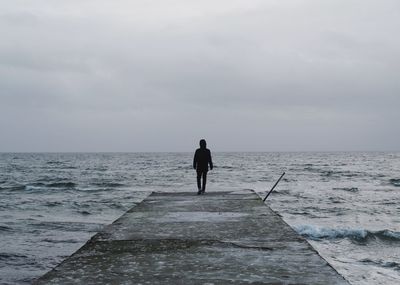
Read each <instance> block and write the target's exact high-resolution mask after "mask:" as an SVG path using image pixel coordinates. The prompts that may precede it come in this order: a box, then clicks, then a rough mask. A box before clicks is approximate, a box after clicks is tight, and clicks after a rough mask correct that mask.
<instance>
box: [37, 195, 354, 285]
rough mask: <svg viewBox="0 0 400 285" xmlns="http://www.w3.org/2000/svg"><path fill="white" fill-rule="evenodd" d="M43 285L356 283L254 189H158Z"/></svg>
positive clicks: (74, 255) (44, 277)
mask: <svg viewBox="0 0 400 285" xmlns="http://www.w3.org/2000/svg"><path fill="white" fill-rule="evenodd" d="M35 284H209V285H210V284H308V285H311V284H348V283H347V281H346V280H345V279H344V278H343V277H342V276H340V275H339V274H338V273H337V272H336V271H335V270H334V269H333V268H332V267H331V266H330V265H329V264H328V263H327V262H326V261H325V260H324V259H323V258H322V257H321V256H319V255H318V253H317V252H316V251H315V250H314V249H313V248H312V247H311V246H310V244H309V243H308V242H307V241H306V240H305V239H304V238H302V237H301V236H299V235H298V234H297V233H296V232H295V231H294V230H293V229H292V228H290V227H289V226H288V225H287V224H286V223H285V222H284V221H283V220H282V219H281V218H280V216H278V215H277V214H276V213H275V212H273V211H272V210H271V209H270V208H269V207H268V206H266V205H265V204H264V203H263V202H262V200H261V199H260V197H259V196H258V195H257V194H256V193H254V192H253V191H250V190H245V191H236V192H211V193H206V194H205V195H200V196H197V195H195V193H193V192H192V193H188V192H177V193H152V194H151V195H150V196H148V197H147V198H146V199H145V200H143V202H141V203H140V204H138V205H136V206H135V207H133V208H132V209H131V210H129V211H128V212H127V213H125V214H124V215H123V216H122V217H121V218H119V219H118V220H116V221H115V222H114V223H112V224H111V225H109V226H107V227H105V228H104V229H103V231H101V232H100V233H98V234H96V235H95V236H94V237H93V238H92V239H91V240H90V241H88V242H87V243H86V244H85V245H84V246H83V247H82V248H81V249H79V250H78V251H77V252H75V253H74V254H73V255H72V256H70V257H69V258H67V259H66V260H65V261H63V262H62V263H61V264H60V265H59V266H57V267H56V268H54V269H53V270H52V271H50V272H48V273H47V274H45V275H44V276H42V277H41V278H40V279H38V280H37V281H36V283H35Z"/></svg>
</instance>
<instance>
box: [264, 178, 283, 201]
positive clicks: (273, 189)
mask: <svg viewBox="0 0 400 285" xmlns="http://www.w3.org/2000/svg"><path fill="white" fill-rule="evenodd" d="M283 175H285V172H283V174H282V175H281V177H279V179H278V181H276V183H275V185H274V186H273V187H272V189H271V190H270V191H269V192H268V194H267V196H265V198H264V200H263V201H264V202H265V200H267V198H268V196H269V194H271V193H272V191H274V189H275V187H276V185H278V183H279V181H281V179H282V177H283Z"/></svg>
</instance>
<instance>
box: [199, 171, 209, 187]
mask: <svg viewBox="0 0 400 285" xmlns="http://www.w3.org/2000/svg"><path fill="white" fill-rule="evenodd" d="M202 177H203V187H202V186H201V178H202ZM206 183H207V171H206V170H197V188H198V189H201V190H202V191H205V190H206Z"/></svg>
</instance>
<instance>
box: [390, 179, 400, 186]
mask: <svg viewBox="0 0 400 285" xmlns="http://www.w3.org/2000/svg"><path fill="white" fill-rule="evenodd" d="M389 183H390V184H392V185H393V186H396V187H400V179H399V178H397V179H395V178H393V179H390V180H389Z"/></svg>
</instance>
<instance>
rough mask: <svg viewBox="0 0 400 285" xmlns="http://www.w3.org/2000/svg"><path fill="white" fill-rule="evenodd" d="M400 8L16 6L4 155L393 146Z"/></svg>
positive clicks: (5, 68) (10, 7) (6, 29)
mask: <svg viewBox="0 0 400 285" xmlns="http://www.w3.org/2000/svg"><path fill="white" fill-rule="evenodd" d="M399 11H400V10H399V4H398V3H397V1H380V2H379V3H378V2H376V1H312V0H304V1H268V2H265V1H218V3H215V1H214V2H211V1H204V2H203V1H201V2H196V1H177V0H176V1H146V2H141V1H137V2H136V1H121V2H117V3H115V2H109V1H84V2H82V1H72V2H71V1H58V3H57V5H56V4H55V3H53V2H52V1H45V0H42V1H37V2H36V1H35V2H34V3H33V2H32V3H28V4H26V2H20V1H15V2H14V1H13V2H9V3H8V4H7V5H4V11H3V12H2V14H1V15H0V34H1V35H2V38H3V41H2V42H1V43H0V102H1V105H0V110H1V115H0V119H1V121H2V122H3V123H2V124H1V125H0V131H1V132H2V133H3V134H5V135H6V136H7V140H3V142H0V150H46V149H52V150H54V151H57V150H60V151H62V150H90V149H91V148H95V149H96V150H105V151H106V150H114V151H118V150H120V151H126V150H132V151H140V150H150V151H151V150H176V151H179V150H188V149H189V146H188V145H187V143H188V142H189V143H191V142H192V141H193V140H194V141H197V139H198V137H200V136H206V137H209V138H210V140H211V141H213V140H214V142H215V143H216V146H217V149H220V150H313V149H314V150H345V149H348V150H358V149H395V148H398V145H399V142H400V141H399V140H400V137H399V136H400V135H399V134H400V132H396V130H398V127H397V124H396V123H395V122H396V121H398V119H400V118H399V115H398V111H397V109H398V107H397V106H399V103H400V97H399V96H398V94H399V91H400V84H399V81H398V80H397V74H398V73H399V67H400V38H399V37H397V27H398V26H399V24H400V23H399V22H400V20H399V19H400V17H399ZM26 117H30V120H29V121H26ZM4 122H9V123H4ZM28 122H29V124H28ZM11 126H12V127H11ZM40 126H46V127H45V130H44V129H43V128H44V127H40ZM35 130H36V131H37V133H40V134H41V135H40V136H39V135H34V133H35ZM17 131H19V132H17ZM24 132H26V134H27V135H28V137H30V138H31V140H30V141H32V142H33V144H29V143H22V142H21V141H22V140H20V138H21V135H20V134H21V133H24ZM58 132H61V133H62V135H60V136H54V135H53V134H56V133H58ZM270 135H272V136H273V137H274V141H273V142H272V141H270ZM75 136H79V137H80V138H82V140H81V142H74V143H68V140H69V138H71V137H75ZM112 137H114V138H115V139H111V138H112ZM47 138H52V139H51V140H50V139H47ZM14 141H19V142H20V143H13V142H14ZM94 145H96V146H94ZM190 147H191V146H190Z"/></svg>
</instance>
